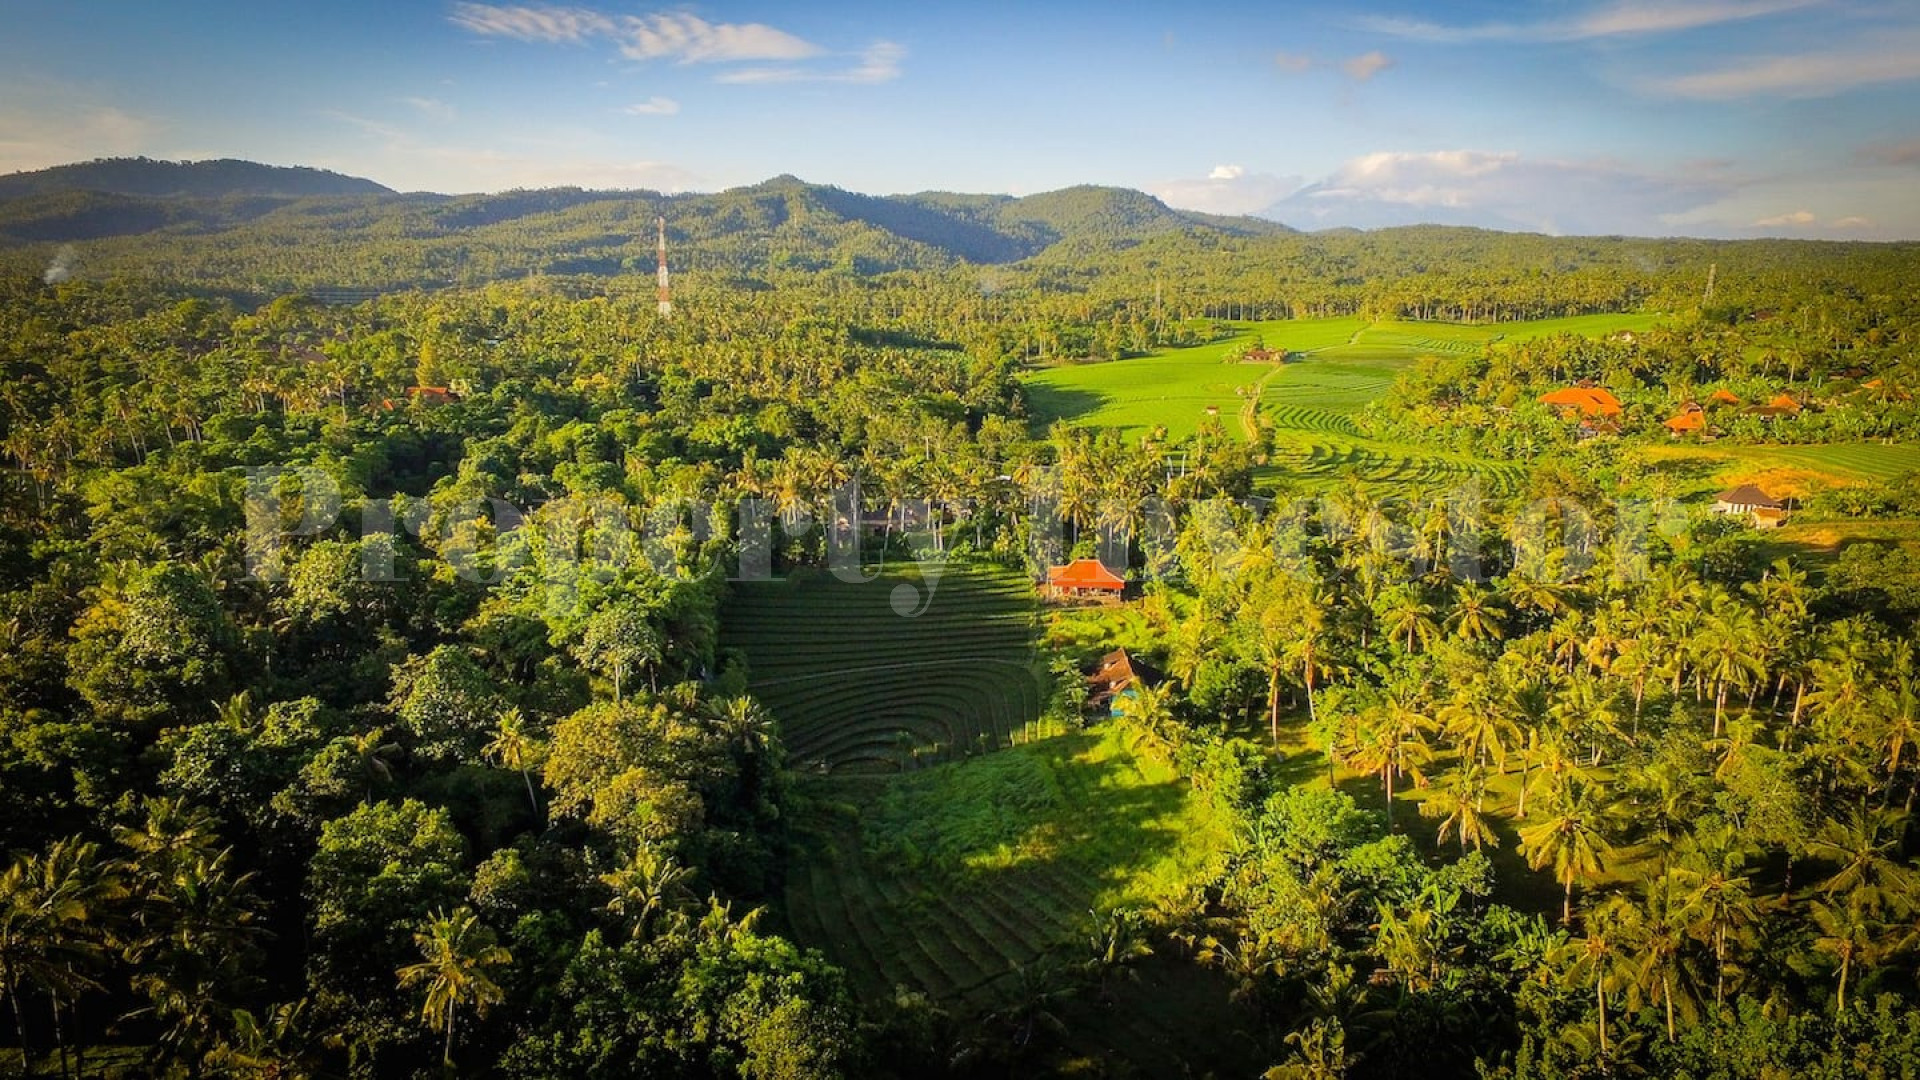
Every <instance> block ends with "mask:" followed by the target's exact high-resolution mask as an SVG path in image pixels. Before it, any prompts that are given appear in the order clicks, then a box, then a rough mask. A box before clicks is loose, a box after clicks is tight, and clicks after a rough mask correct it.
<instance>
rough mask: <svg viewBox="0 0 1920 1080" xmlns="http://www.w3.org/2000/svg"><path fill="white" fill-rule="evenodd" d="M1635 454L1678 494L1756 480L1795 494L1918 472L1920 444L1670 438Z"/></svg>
mask: <svg viewBox="0 0 1920 1080" xmlns="http://www.w3.org/2000/svg"><path fill="white" fill-rule="evenodd" d="M1636 454H1637V458H1638V460H1639V461H1640V462H1641V464H1642V465H1644V466H1645V468H1646V469H1647V470H1648V471H1649V472H1650V473H1652V474H1653V475H1654V476H1656V477H1659V478H1660V481H1661V483H1662V484H1663V485H1664V487H1665V488H1666V490H1667V491H1669V492H1670V493H1671V494H1673V495H1675V496H1676V497H1679V498H1689V497H1693V498H1705V497H1707V496H1710V495H1712V494H1713V493H1714V492H1717V491H1724V490H1726V489H1727V488H1730V487H1733V486H1736V485H1738V484H1759V485H1760V486H1761V487H1763V488H1765V489H1766V490H1767V491H1768V492H1769V493H1770V494H1775V495H1786V496H1795V497H1798V496H1804V495H1806V494H1808V493H1809V492H1811V491H1813V490H1816V489H1818V488H1820V487H1839V486H1844V485H1847V484H1858V483H1862V482H1867V481H1875V480H1886V479H1890V478H1892V477H1895V476H1899V475H1900V474H1902V473H1908V472H1914V471H1920V446H1911V445H1907V444H1905V443H1833V444H1830V445H1825V446H1742V445H1735V444H1731V443H1707V444H1701V443H1670V444H1667V445H1656V446H1646V447H1642V448H1641V449H1639V450H1638V451H1637V452H1636Z"/></svg>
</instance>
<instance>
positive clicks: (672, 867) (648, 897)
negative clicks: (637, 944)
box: [600, 842, 693, 939]
mask: <svg viewBox="0 0 1920 1080" xmlns="http://www.w3.org/2000/svg"><path fill="white" fill-rule="evenodd" d="M692 878H693V871H692V870H691V869H689V868H687V867H684V866H681V865H680V864H679V863H678V862H675V861H674V859H673V857H672V856H671V855H667V854H665V853H663V852H661V851H660V850H659V849H657V848H655V847H654V846H653V845H651V844H648V843H645V842H642V843H641V844H640V845H639V846H638V847H637V848H635V849H634V852H633V854H632V855H631V856H629V857H628V859H627V861H626V864H625V865H623V866H621V867H620V868H619V869H617V870H614V871H612V872H610V873H606V874H601V875H600V883H601V884H602V885H605V886H606V887H607V888H609V889H611V890H613V897H612V898H611V899H609V900H608V901H607V910H608V911H609V912H612V913H613V914H614V915H616V916H618V917H620V918H621V919H624V920H626V922H627V924H628V931H629V932H630V933H631V934H632V935H633V937H634V938H635V939H641V938H645V937H646V936H647V934H648V930H649V927H650V926H651V925H652V923H653V922H654V920H655V919H656V918H658V917H659V916H661V915H664V914H666V913H668V912H672V911H679V910H681V909H682V908H683V907H684V905H685V903H686V902H687V900H689V899H690V898H691V896H692V894H691V893H690V892H689V891H688V887H687V883H688V882H689V881H691V880H692Z"/></svg>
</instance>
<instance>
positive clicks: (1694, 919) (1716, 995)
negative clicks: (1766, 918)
mask: <svg viewBox="0 0 1920 1080" xmlns="http://www.w3.org/2000/svg"><path fill="white" fill-rule="evenodd" d="M1745 867H1746V852H1745V850H1744V848H1743V846H1742V845H1741V843H1740V837H1739V834H1738V833H1737V832H1736V831H1735V830H1734V829H1733V827H1732V826H1730V825H1718V826H1713V827H1710V828H1707V829H1703V830H1701V831H1699V832H1695V833H1693V834H1691V835H1689V836H1688V837H1687V838H1686V839H1684V840H1683V841H1682V842H1681V846H1680V861H1679V864H1678V865H1676V866H1675V867H1674V868H1673V870H1672V875H1673V885H1674V887H1675V888H1676V889H1677V890H1678V894H1679V896H1680V898H1681V915H1682V918H1684V919H1685V920H1686V923H1687V932H1688V933H1689V934H1691V935H1692V936H1693V938H1694V939H1695V940H1697V941H1701V942H1704V943H1706V944H1707V945H1709V946H1710V947H1711V948H1712V949H1713V965H1714V976H1713V1002H1714V1005H1716V1006H1718V1005H1719V1004H1720V1003H1721V1002H1723V1001H1725V1000H1726V993H1727V972H1728V970H1729V968H1730V967H1731V952H1732V946H1733V945H1734V944H1735V942H1737V941H1739V940H1741V939H1743V938H1744V937H1745V935H1746V932H1747V931H1748V930H1749V929H1750V928H1751V927H1753V926H1754V925H1755V924H1756V923H1758V922H1759V920H1760V908H1759V904H1758V902H1757V901H1756V900H1755V899H1754V896H1753V889H1752V882H1751V880H1750V879H1749V878H1748V877H1747V875H1746V874H1745V873H1743V872H1742V871H1743V870H1744V869H1745Z"/></svg>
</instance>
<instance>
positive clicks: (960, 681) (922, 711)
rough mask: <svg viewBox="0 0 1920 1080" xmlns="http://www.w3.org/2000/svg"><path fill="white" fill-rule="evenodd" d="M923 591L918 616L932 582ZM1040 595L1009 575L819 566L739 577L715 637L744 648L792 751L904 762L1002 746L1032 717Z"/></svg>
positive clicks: (881, 767)
mask: <svg viewBox="0 0 1920 1080" xmlns="http://www.w3.org/2000/svg"><path fill="white" fill-rule="evenodd" d="M929 583H931V584H932V586H933V596H932V599H931V600H927V601H925V603H924V609H923V610H919V611H918V613H917V614H914V615H911V616H907V615H902V614H901V613H900V612H899V611H898V610H896V608H895V604H896V602H899V603H901V605H902V607H903V608H905V609H906V610H908V611H913V610H915V609H916V608H917V607H920V605H921V599H922V598H923V597H924V596H925V593H926V589H927V587H928V584H929ZM1037 618H1038V615H1037V602H1036V600H1035V598H1034V593H1033V586H1032V585H1031V584H1030V583H1029V582H1028V581H1027V580H1026V579H1025V578H1024V577H1022V576H1020V575H1018V574H1015V573H1011V572H1000V571H993V570H986V569H976V568H961V567H950V568H946V569H945V570H943V571H942V572H941V573H939V574H938V575H937V577H933V578H923V577H922V576H921V574H920V573H919V571H918V569H917V568H914V567H911V566H909V567H907V568H906V569H905V570H903V571H899V572H890V573H888V574H887V575H885V576H883V577H879V578H876V579H875V580H873V581H868V582H860V583H849V582H843V581H840V580H838V579H836V578H833V577H831V576H829V575H827V574H824V573H814V574H797V575H794V576H792V577H789V578H787V579H785V580H782V581H771V582H742V583H740V584H739V585H737V586H736V587H735V591H734V596H733V598H732V599H731V600H730V601H729V603H728V605H727V607H726V609H725V611H724V612H723V613H722V616H721V638H720V643H721V645H722V647H725V648H736V649H740V650H742V651H743V652H745V653H746V656H747V662H748V665H749V670H750V671H751V673H752V675H751V684H750V688H751V689H752V691H753V693H754V695H755V696H756V697H758V698H759V699H760V700H761V701H762V702H763V703H764V704H765V705H766V706H767V707H768V708H769V709H770V710H772V712H773V715H774V717H775V719H776V720H778V721H779V724H780V729H781V735H782V737H783V738H784V739H785V740H786V746H787V754H788V758H789V760H790V761H791V762H792V763H793V765H794V766H795V767H796V768H806V769H810V770H813V771H816V772H899V771H902V770H905V769H913V768H918V767H921V766H924V765H928V764H932V763H934V762H939V761H951V760H954V759H956V758H959V757H963V756H965V755H967V754H971V753H978V752H981V751H986V750H994V749H998V748H1001V747H1004V746H1008V745H1011V744H1012V742H1013V741H1014V740H1015V739H1016V738H1017V737H1020V736H1021V734H1022V732H1023V731H1024V732H1029V733H1030V732H1031V729H1032V725H1033V724H1034V722H1035V721H1036V720H1037V719H1038V717H1039V715H1040V705H1041V700H1040V682H1039V681H1038V679H1037V677H1036V672H1035V669H1034V665H1035V663H1036V659H1035V657H1036V652H1035V645H1034V640H1035V633H1036V625H1037V623H1036V620H1037Z"/></svg>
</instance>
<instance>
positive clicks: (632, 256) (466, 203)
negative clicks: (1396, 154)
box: [0, 160, 1289, 287]
mask: <svg viewBox="0 0 1920 1080" xmlns="http://www.w3.org/2000/svg"><path fill="white" fill-rule="evenodd" d="M662 215H665V216H666V217H667V218H668V219H669V235H670V238H671V240H672V242H673V244H674V249H675V250H674V261H675V263H676V266H682V265H684V266H686V267H691V268H696V269H724V270H727V271H730V272H742V271H744V272H758V271H762V270H767V269H801V270H818V269H835V268H838V269H845V270H854V271H859V272H882V271H889V270H902V269H923V270H924V269H936V268H941V267H946V266H950V265H953V264H955V263H956V262H967V263H979V264H996V263H1011V262H1016V261H1019V260H1022V259H1026V258H1030V257H1032V256H1034V255H1038V254H1041V253H1042V252H1046V251H1049V250H1053V249H1060V250H1064V251H1073V252H1078V253H1082V254H1084V253H1088V252H1099V251H1109V250H1115V249H1119V248H1124V247H1127V246H1130V245H1132V244H1135V243H1138V242H1140V241H1141V240H1143V239H1145V238H1148V237H1152V236H1157V235H1164V234H1169V233H1174V234H1184V233H1192V234H1195V235H1198V236H1206V237H1256V236H1270V235H1279V234H1284V233H1287V232H1289V230H1288V229H1287V228H1286V227H1285V226H1282V225H1277V224H1274V223H1272V222H1267V221H1261V220H1257V219H1254V218H1223V217H1216V216H1211V215H1205V214H1193V213H1187V212H1184V211H1179V210H1174V209H1171V208H1170V207H1168V206H1167V205H1166V204H1164V203H1162V202H1160V201H1159V200H1158V199H1155V198H1153V197H1152V196H1149V195H1145V194H1142V193H1140V192H1137V191H1128V190H1124V189H1118V188H1100V187H1089V186H1080V187H1073V188H1067V189H1064V190H1061V191H1055V192H1047V193H1044V194H1040V195H1033V196H1028V197H1025V198H1014V197H1012V196H1006V195H952V194H947V193H922V194H916V195H896V196H885V197H882V196H873V195H862V194H858V193H855V192H850V191H843V190H841V189H839V188H834V187H827V186H824V185H818V184H809V183H806V182H804V181H802V180H799V179H796V178H794V177H791V176H779V177H775V178H773V179H771V180H768V181H765V182H763V183H759V184H754V185H752V186H749V187H742V188H734V189H731V190H728V191H722V192H718V193H714V194H686V195H663V194H660V193H658V192H652V191H586V190H582V189H579V188H551V189H544V190H539V191H508V192H501V193H497V194H485V195H462V196H443V195H432V194H407V195H402V194H398V193H395V192H393V191H390V190H388V189H387V188H384V187H381V186H380V185H378V184H375V183H372V182H371V181H360V180H353V179H351V178H347V177H339V176H336V175H335V174H331V173H322V172H318V171H316V170H288V169H275V168H272V167H269V166H254V165H250V164H248V163H245V162H199V163H192V164H175V163H170V162H152V161H144V160H122V161H106V162H94V163H89V164H85V165H74V166H63V167H61V168H58V169H48V170H43V171H41V172H36V173H21V174H17V175H15V176H12V177H4V178H0V247H6V246H11V247H14V248H15V249H16V250H17V249H18V248H19V246H21V245H30V244H35V243H50V244H59V243H71V242H78V241H99V240H109V239H111V238H116V237H128V236H138V235H145V234H150V233H154V232H165V233H167V234H168V235H169V236H172V237H178V238H179V241H180V246H181V250H182V251H184V252H186V253H189V254H191V255H195V256H198V255H205V256H208V258H207V259H204V260H196V261H198V262H200V263H201V265H199V266H197V267H196V269H197V271H198V272H196V273H188V272H186V271H184V270H183V269H182V268H179V267H177V266H176V265H173V264H172V263H168V264H165V265H156V262H155V255H154V253H153V252H152V250H151V249H150V247H148V246H147V245H144V244H125V243H110V244H106V245H104V247H103V250H101V251H99V252H97V253H90V254H97V256H100V257H105V258H106V259H108V260H110V261H112V263H113V264H114V265H115V266H116V267H124V268H133V267H134V266H139V267H140V268H141V269H144V270H146V271H148V272H151V273H155V274H157V275H158V276H162V277H173V276H179V277H191V278H196V279H200V280H204V278H205V277H206V275H207V273H208V272H209V271H210V270H211V271H212V272H213V273H214V274H215V276H218V277H221V278H226V279H231V280H233V281H235V282H238V281H242V280H247V281H250V282H255V283H257V282H258V281H259V280H260V279H261V278H262V277H265V278H267V279H271V278H272V273H271V272H270V271H267V269H266V268H264V267H262V266H260V265H259V257H260V256H261V255H262V254H264V252H270V251H273V250H276V249H279V250H284V249H286V248H288V247H291V246H298V247H299V248H301V249H302V250H303V252H304V253H306V255H307V256H308V258H306V259H303V260H302V261H303V262H305V263H306V265H307V266H308V267H309V268H310V269H312V270H314V271H316V272H318V273H319V274H321V275H324V276H320V277H317V278H306V279H304V280H302V279H297V278H289V279H288V280H287V281H286V283H285V284H286V285H287V286H288V287H295V286H301V285H307V286H311V285H314V284H322V285H334V284H342V285H358V286H366V287H395V286H402V285H412V284H429V285H438V284H454V283H472V282H475V281H481V280H492V279H496V278H501V277H517V276H522V275H524V274H526V273H589V274H612V273H620V272H623V271H627V270H630V269H633V268H634V267H635V266H636V265H638V266H640V268H641V269H643V270H644V269H648V268H650V267H651V259H652V254H653V239H654V237H653V224H654V219H655V218H657V217H659V216H662ZM343 245H353V246H355V247H357V248H360V249H362V250H368V249H374V248H380V249H383V253H382V254H379V255H376V256H375V258H374V260H373V261H376V262H381V263H384V264H386V265H384V266H382V267H381V268H379V269H377V270H376V269H374V268H373V267H370V266H368V265H366V264H365V263H364V262H358V261H356V262H355V263H354V264H353V265H348V261H347V260H346V259H344V258H342V257H338V256H335V257H328V256H327V255H325V254H324V253H327V252H339V251H341V249H342V247H343ZM388 245H393V246H394V247H395V248H397V249H399V250H400V251H401V252H402V254H399V255H397V256H391V257H390V256H388V255H386V254H385V253H384V249H385V248H386V247H387V246H388ZM263 249H264V251H263ZM314 255H321V257H320V258H319V259H318V260H314V259H313V258H311V256H314ZM394 258H403V259H410V260H412V264H411V265H406V266H400V265H395V264H394ZM237 260H246V263H245V265H244V267H243V266H242V265H241V264H240V263H239V262H238V261H237ZM29 261H32V260H29ZM41 261H44V259H42V260H41ZM208 262H211V263H213V264H215V265H212V266H210V265H205V264H206V263H208ZM221 263H224V264H225V265H226V266H228V267H231V270H224V269H220V268H219V267H218V264H221Z"/></svg>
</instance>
